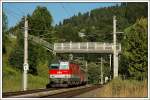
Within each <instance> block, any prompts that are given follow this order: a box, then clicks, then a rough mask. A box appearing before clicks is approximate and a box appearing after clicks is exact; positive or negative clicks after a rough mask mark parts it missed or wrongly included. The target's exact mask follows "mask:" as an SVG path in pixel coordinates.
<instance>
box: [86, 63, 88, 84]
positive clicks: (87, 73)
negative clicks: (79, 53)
mask: <svg viewBox="0 0 150 100" xmlns="http://www.w3.org/2000/svg"><path fill="white" fill-rule="evenodd" d="M85 67H86V80H87V84H88V64H87V61H85Z"/></svg>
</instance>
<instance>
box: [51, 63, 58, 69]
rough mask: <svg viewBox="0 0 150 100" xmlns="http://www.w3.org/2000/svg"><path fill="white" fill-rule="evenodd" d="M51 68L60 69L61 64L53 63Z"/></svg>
mask: <svg viewBox="0 0 150 100" xmlns="http://www.w3.org/2000/svg"><path fill="white" fill-rule="evenodd" d="M50 69H59V64H51V66H50Z"/></svg>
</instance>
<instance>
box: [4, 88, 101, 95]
mask: <svg viewBox="0 0 150 100" xmlns="http://www.w3.org/2000/svg"><path fill="white" fill-rule="evenodd" d="M100 87H102V86H101V85H86V86H80V87H73V88H50V89H37V90H27V91H18V92H7V93H3V98H69V97H74V96H77V95H79V94H81V93H85V92H88V91H91V90H94V89H96V88H100Z"/></svg>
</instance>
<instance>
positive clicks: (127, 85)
mask: <svg viewBox="0 0 150 100" xmlns="http://www.w3.org/2000/svg"><path fill="white" fill-rule="evenodd" d="M98 97H137V98H139V97H148V84H147V80H144V81H137V80H121V79H114V80H112V81H111V82H110V83H108V84H107V85H106V86H104V87H102V88H101V89H100V92H99V94H98Z"/></svg>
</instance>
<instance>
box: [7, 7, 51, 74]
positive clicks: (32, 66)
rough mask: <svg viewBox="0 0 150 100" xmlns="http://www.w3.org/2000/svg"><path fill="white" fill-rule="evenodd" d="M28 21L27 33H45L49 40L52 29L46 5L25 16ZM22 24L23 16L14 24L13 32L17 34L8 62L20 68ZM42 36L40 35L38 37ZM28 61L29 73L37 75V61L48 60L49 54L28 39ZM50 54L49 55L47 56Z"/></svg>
mask: <svg viewBox="0 0 150 100" xmlns="http://www.w3.org/2000/svg"><path fill="white" fill-rule="evenodd" d="M27 19H28V23H29V32H28V33H29V34H30V35H34V36H39V35H43V36H44V35H45V36H46V38H48V41H51V36H49V35H48V32H51V31H52V26H51V23H52V16H51V14H50V12H49V11H48V10H47V8H46V7H40V6H38V7H37V8H36V9H35V11H34V12H33V14H32V16H30V15H28V16H27ZM23 26H24V17H23V18H22V20H21V21H20V22H19V24H18V25H16V26H15V28H14V29H15V32H16V35H17V46H16V48H15V50H14V52H12V54H11V55H10V58H9V63H10V64H11V65H12V66H14V67H17V68H18V69H21V70H22V68H23V67H22V66H23V51H24V32H23V31H21V30H20V28H21V27H23ZM40 38H42V37H40ZM28 53H29V55H28V56H29V57H28V62H29V73H31V74H34V75H37V74H38V72H37V67H38V65H39V63H43V62H47V61H49V60H50V58H49V57H51V54H49V53H48V52H47V51H46V50H45V49H43V47H42V46H41V45H39V44H36V43H34V42H33V41H30V40H29V44H28ZM49 55H50V56H49Z"/></svg>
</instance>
